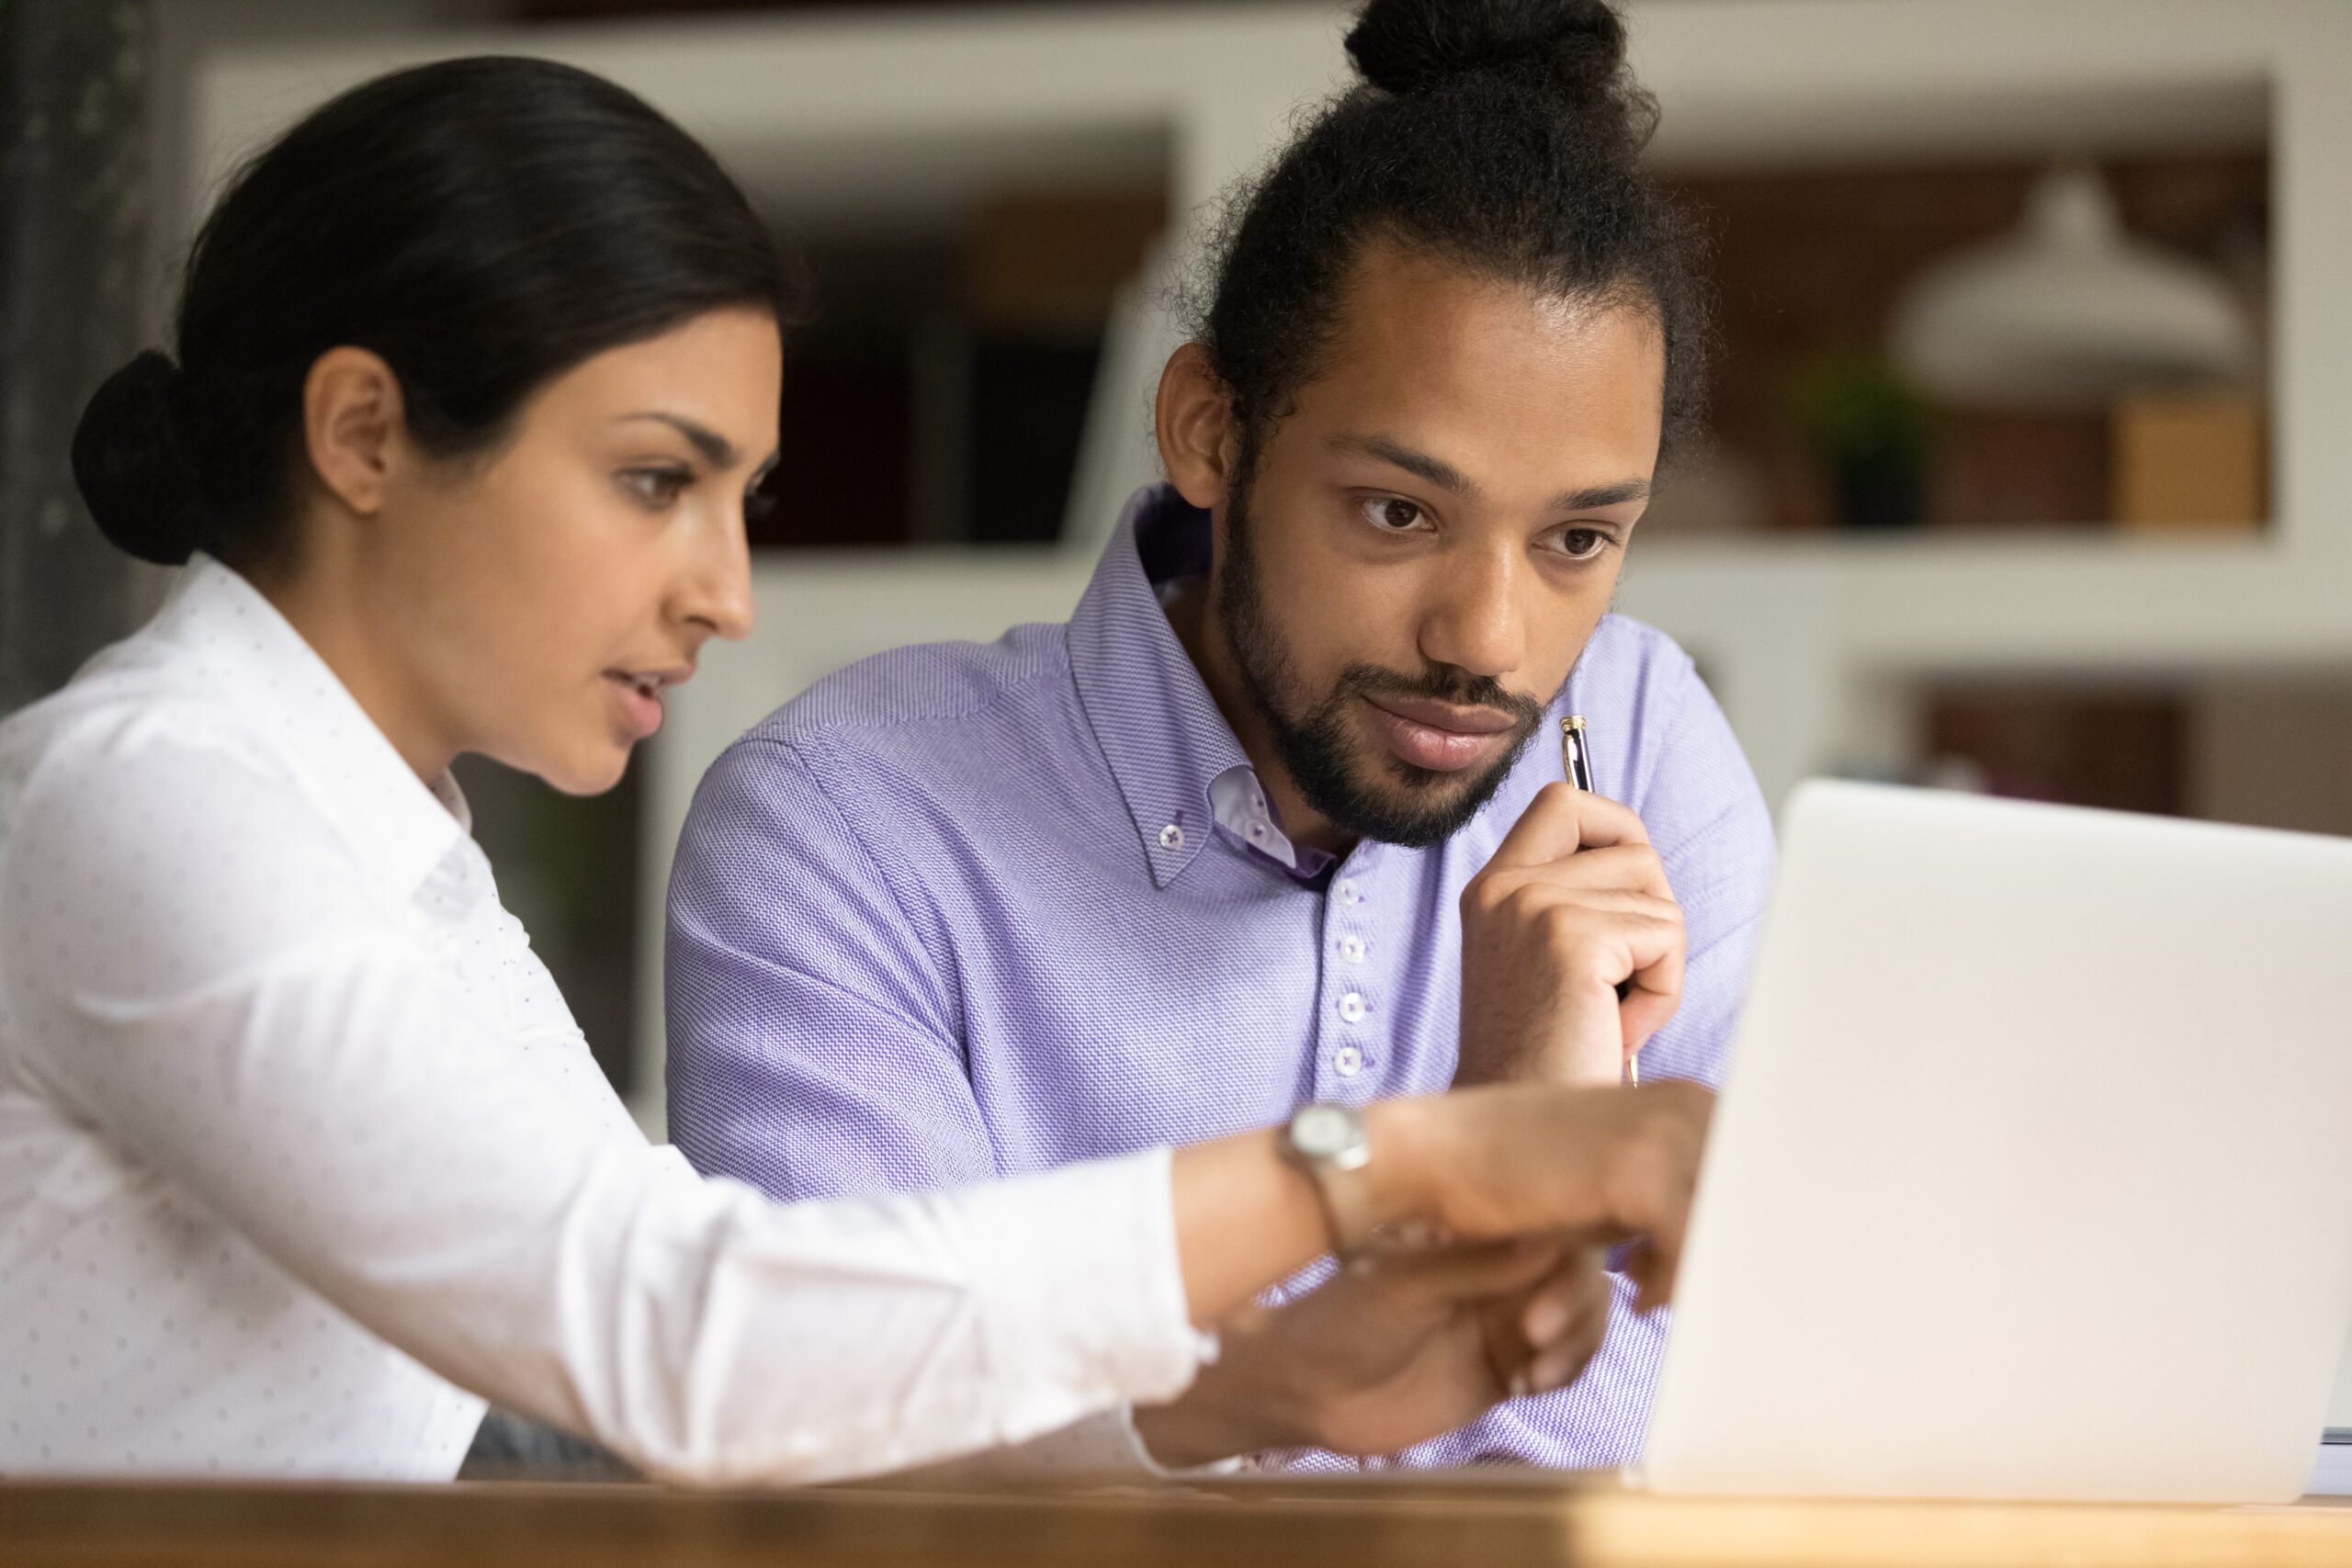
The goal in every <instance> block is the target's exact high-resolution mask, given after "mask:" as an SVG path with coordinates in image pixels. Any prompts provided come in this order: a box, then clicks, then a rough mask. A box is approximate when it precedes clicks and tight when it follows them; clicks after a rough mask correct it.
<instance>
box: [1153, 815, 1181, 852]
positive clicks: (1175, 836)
mask: <svg viewBox="0 0 2352 1568" xmlns="http://www.w3.org/2000/svg"><path fill="white" fill-rule="evenodd" d="M1159 847H1160V848H1161V849H1163V850H1181V849H1182V848H1183V847H1184V829H1182V828H1179V827H1178V826H1176V824H1175V823H1173V822H1170V824H1168V826H1167V827H1165V828H1162V829H1160V830H1159Z"/></svg>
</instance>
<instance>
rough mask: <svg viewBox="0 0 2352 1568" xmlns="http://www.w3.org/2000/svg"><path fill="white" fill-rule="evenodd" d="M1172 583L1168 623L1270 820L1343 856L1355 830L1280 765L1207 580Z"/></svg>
mask: <svg viewBox="0 0 2352 1568" xmlns="http://www.w3.org/2000/svg"><path fill="white" fill-rule="evenodd" d="M1172 586H1173V592H1172V593H1171V594H1170V596H1169V597H1168V598H1167V599H1166V600H1165V601H1163V606H1164V608H1165V609H1166V611H1167V614H1168V624H1169V626H1170V627H1172V628H1173V629H1174V631H1175V633H1176V640H1177V641H1178V642H1180V643H1182V644H1183V647H1184V652H1185V654H1186V655H1187V656H1188V657H1189V658H1190V659H1191V660H1192V661H1193V669H1195V670H1197V671H1200V675H1201V683H1202V684H1203V685H1204V686H1206V687H1207V688H1208V690H1209V696H1210V697H1211V698H1212V699H1213V700H1214V701H1215V702H1216V705H1217V711H1218V712H1220V713H1222V714H1224V715H1225V722H1226V723H1227V724H1228V725H1230V726H1232V727H1233V734H1234V738H1235V739H1238V740H1239V741H1240V742H1241V751H1242V754H1243V755H1244V756H1246V757H1248V758H1249V759H1250V767H1252V768H1253V769H1255V770H1256V771H1257V774H1258V784H1259V787H1260V788H1261V789H1263V790H1264V791H1265V792H1266V802H1267V804H1268V805H1269V806H1271V807H1273V812H1274V819H1275V821H1276V822H1278V823H1279V824H1281V827H1282V830H1283V836H1284V837H1285V838H1287V839H1289V840H1290V841H1291V842H1292V843H1294V844H1297V845H1301V846H1303V847H1305V848H1307V849H1316V850H1321V851H1323V852H1326V853H1327V854H1330V855H1333V856H1336V857H1340V858H1344V857H1345V856H1346V855H1347V853H1348V852H1349V851H1351V850H1352V849H1354V848H1355V847H1356V840H1357V837H1358V835H1356V834H1353V833H1350V832H1348V831H1346V830H1345V829H1341V828H1340V826H1339V825H1338V824H1336V823H1334V822H1333V821H1332V820H1331V819H1330V818H1328V817H1326V816H1324V815H1323V814H1322V813H1321V812H1319V811H1317V810H1316V809H1315V808H1314V807H1311V806H1309V805H1307V803H1306V795H1303V794H1301V793H1300V791H1299V788H1298V785H1297V784H1295V783H1294V782H1293V781H1292V779H1291V776H1290V772H1289V770H1288V769H1286V768H1284V767H1283V763H1282V758H1281V756H1280V754H1279V753H1278V752H1277V750H1276V749H1275V746H1274V737H1273V731H1272V728H1269V727H1268V725H1267V723H1266V720H1265V716H1264V715H1263V714H1261V713H1260V712H1259V710H1258V705H1257V703H1256V702H1255V701H1254V700H1253V699H1252V698H1251V696H1250V689H1249V686H1248V685H1247V684H1246V683H1245V682H1244V681H1243V679H1242V675H1241V671H1239V670H1238V669H1237V668H1235V666H1234V663H1233V660H1232V658H1231V656H1230V650H1231V649H1232V646H1233V645H1232V641H1231V639H1230V638H1228V637H1227V636H1226V635H1225V632H1224V628H1223V627H1222V626H1219V625H1218V624H1217V621H1216V604H1215V602H1214V600H1213V598H1212V596H1211V594H1210V593H1209V591H1208V583H1207V581H1206V580H1205V579H1202V578H1197V577H1195V578H1188V579H1186V580H1185V581H1182V582H1181V583H1177V584H1174V585H1172Z"/></svg>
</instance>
